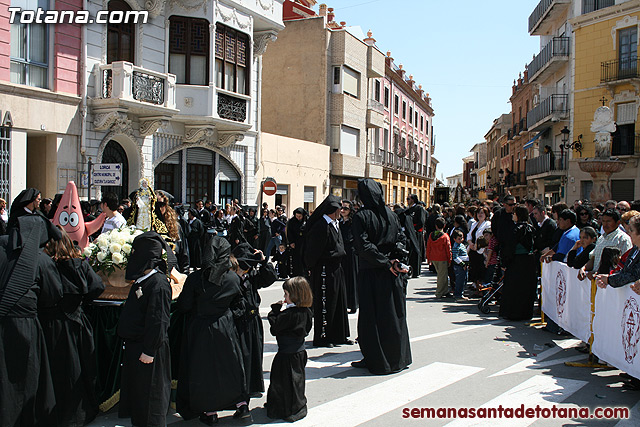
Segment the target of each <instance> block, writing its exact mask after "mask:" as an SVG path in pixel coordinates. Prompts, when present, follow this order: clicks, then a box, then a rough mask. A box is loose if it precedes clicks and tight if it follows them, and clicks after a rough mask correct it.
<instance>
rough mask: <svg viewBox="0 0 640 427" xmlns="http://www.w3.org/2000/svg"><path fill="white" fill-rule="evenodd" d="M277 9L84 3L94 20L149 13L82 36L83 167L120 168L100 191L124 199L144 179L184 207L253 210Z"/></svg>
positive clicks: (161, 0)
mask: <svg viewBox="0 0 640 427" xmlns="http://www.w3.org/2000/svg"><path fill="white" fill-rule="evenodd" d="M282 2H283V0H255V1H243V0H239V1H231V0H224V1H220V0H181V1H177V0H156V1H143V0H126V1H125V0H110V1H109V0H88V1H87V8H88V10H89V11H90V13H91V15H95V14H96V13H97V12H98V11H100V10H105V9H107V8H108V9H110V10H125V11H126V10H134V11H136V10H147V11H148V12H149V20H148V22H147V23H145V24H143V23H137V24H133V23H130V24H117V25H116V24H109V25H97V24H95V25H87V26H85V27H84V30H83V31H84V37H85V38H84V39H85V40H86V43H85V45H84V46H85V51H84V55H85V58H86V60H85V64H86V65H85V69H84V75H85V76H86V88H87V89H86V93H85V94H84V95H86V96H85V97H83V102H86V110H85V111H86V117H85V120H84V127H83V129H82V138H81V146H80V153H81V155H82V158H83V160H82V166H81V167H83V168H85V167H86V166H85V165H84V164H85V163H86V162H87V161H88V160H89V158H91V160H92V161H93V162H94V163H122V164H123V183H122V186H121V187H102V189H101V190H102V191H114V190H115V192H116V193H117V194H118V195H119V196H120V197H121V198H122V197H126V196H127V195H128V194H129V193H130V192H131V191H133V190H135V189H136V188H138V186H139V180H140V179H141V178H147V179H149V180H150V181H152V182H153V187H154V188H156V189H162V190H166V191H168V192H170V193H171V194H173V195H174V196H175V198H176V201H181V202H184V203H190V204H193V203H194V202H195V201H196V200H197V199H200V198H203V199H211V200H213V202H214V203H216V204H222V203H226V202H229V201H230V200H232V199H239V200H240V202H241V203H249V204H254V203H256V200H257V194H258V191H259V188H258V187H259V183H257V182H256V180H255V172H256V169H257V165H258V163H259V158H257V155H256V153H259V150H258V146H259V144H260V138H259V134H260V93H261V89H260V86H261V55H262V54H263V53H264V51H265V49H266V46H267V43H268V42H269V41H271V40H275V37H276V34H277V32H278V31H280V30H281V29H283V28H284V25H283V23H282ZM83 108H85V107H84V106H83ZM85 170H86V169H85ZM81 193H82V194H85V195H86V191H84V190H83V191H82V192H81ZM97 194H98V192H96V193H94V192H92V194H91V196H92V197H95V195H97Z"/></svg>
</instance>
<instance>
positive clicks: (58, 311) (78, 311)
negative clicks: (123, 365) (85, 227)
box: [38, 225, 104, 427]
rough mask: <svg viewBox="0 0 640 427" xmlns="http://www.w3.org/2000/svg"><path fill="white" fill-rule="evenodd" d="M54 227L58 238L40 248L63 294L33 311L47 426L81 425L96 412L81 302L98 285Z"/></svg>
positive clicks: (90, 345)
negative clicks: (48, 392)
mask: <svg viewBox="0 0 640 427" xmlns="http://www.w3.org/2000/svg"><path fill="white" fill-rule="evenodd" d="M57 227H58V229H59V230H60V232H61V233H62V239H61V240H58V241H54V240H51V241H50V242H49V243H48V244H47V247H46V249H45V250H46V252H47V253H48V254H49V256H51V257H52V258H53V260H54V261H55V262H56V266H57V267H58V273H60V279H61V280H62V289H63V292H64V296H63V298H62V300H61V301H60V302H59V303H58V304H57V305H56V306H55V307H51V308H47V309H41V310H39V311H38V318H39V320H40V323H41V324H42V330H43V332H44V338H45V341H46V343H47V350H48V353H49V363H50V365H51V377H52V378H53V389H54V392H55V395H56V406H55V408H54V412H53V414H52V418H51V419H50V420H49V421H48V423H47V425H50V426H65V427H82V426H84V425H85V424H88V423H89V422H90V421H92V420H93V419H94V418H95V417H96V415H98V398H97V396H96V391H95V390H96V376H97V366H96V354H95V345H94V342H93V327H92V326H91V323H89V319H87V316H86V315H85V314H84V311H83V310H82V304H83V303H90V302H91V301H93V300H94V299H96V298H97V297H99V296H100V294H101V293H102V292H103V291H104V284H103V283H102V279H100V276H98V275H97V274H96V273H95V272H94V271H93V269H92V268H91V266H90V265H89V263H88V262H87V261H86V260H83V259H82V258H81V257H82V255H81V253H80V250H79V249H78V248H76V247H75V246H74V244H73V242H72V241H71V238H70V237H69V235H68V234H67V233H66V232H65V231H64V229H63V228H62V227H60V226H59V225H58V226H57Z"/></svg>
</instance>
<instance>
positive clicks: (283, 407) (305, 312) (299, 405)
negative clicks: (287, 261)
mask: <svg viewBox="0 0 640 427" xmlns="http://www.w3.org/2000/svg"><path fill="white" fill-rule="evenodd" d="M282 287H283V289H284V301H280V302H278V303H275V304H272V305H271V312H270V313H269V315H268V319H269V324H270V325H271V334H272V335H274V336H275V337H276V339H277V340H278V353H277V354H276V356H275V358H274V359H273V363H272V364H271V383H270V384H269V391H268V392H267V402H266V403H265V406H266V408H267V416H268V417H269V418H282V419H284V420H285V421H289V422H294V421H298V420H300V419H302V418H304V417H305V416H306V415H307V398H306V397H305V395H304V388H305V380H306V376H305V372H304V368H305V366H306V365H307V351H306V350H305V349H304V339H305V337H306V336H307V335H308V334H309V331H311V322H312V318H313V314H312V313H311V309H310V308H309V307H311V306H312V304H313V296H312V295H311V288H310V287H309V283H308V282H307V280H306V279H305V278H304V277H301V276H298V277H293V278H291V279H289V280H287V281H286V282H284V285H283V286H282ZM284 304H286V306H285V308H284V310H282V306H283V305H284Z"/></svg>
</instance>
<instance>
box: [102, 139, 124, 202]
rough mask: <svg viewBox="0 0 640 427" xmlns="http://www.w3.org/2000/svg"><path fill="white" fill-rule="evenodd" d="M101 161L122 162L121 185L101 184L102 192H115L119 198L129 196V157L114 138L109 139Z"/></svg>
mask: <svg viewBox="0 0 640 427" xmlns="http://www.w3.org/2000/svg"><path fill="white" fill-rule="evenodd" d="M102 163H121V164H122V185H121V186H120V187H113V186H105V185H103V186H102V187H100V191H102V194H104V193H116V195H117V196H118V198H119V199H120V200H122V199H124V198H127V197H129V159H128V158H127V153H125V151H124V148H122V145H120V144H118V142H116V141H114V140H111V141H109V143H108V144H107V146H106V147H105V148H104V153H103V154H102Z"/></svg>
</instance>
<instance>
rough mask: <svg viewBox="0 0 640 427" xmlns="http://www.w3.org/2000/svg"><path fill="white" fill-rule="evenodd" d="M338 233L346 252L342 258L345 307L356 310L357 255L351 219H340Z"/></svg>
mask: <svg viewBox="0 0 640 427" xmlns="http://www.w3.org/2000/svg"><path fill="white" fill-rule="evenodd" d="M340 233H341V234H342V241H343V242H344V250H345V252H346V253H347V255H346V256H344V257H343V258H342V269H343V270H344V280H345V287H346V291H347V308H348V309H349V310H351V311H352V312H353V311H356V310H357V309H358V291H357V283H358V255H357V254H356V250H355V248H354V247H353V221H351V220H350V221H341V222H340Z"/></svg>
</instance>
